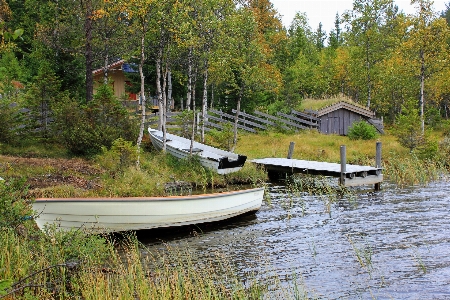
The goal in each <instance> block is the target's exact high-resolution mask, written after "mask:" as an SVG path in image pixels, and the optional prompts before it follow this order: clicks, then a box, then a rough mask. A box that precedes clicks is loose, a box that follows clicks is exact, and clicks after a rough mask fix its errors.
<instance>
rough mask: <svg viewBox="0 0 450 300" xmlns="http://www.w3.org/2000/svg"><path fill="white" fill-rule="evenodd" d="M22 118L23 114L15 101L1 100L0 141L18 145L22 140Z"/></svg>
mask: <svg viewBox="0 0 450 300" xmlns="http://www.w3.org/2000/svg"><path fill="white" fill-rule="evenodd" d="M21 120H22V114H21V113H20V112H19V109H18V107H17V106H16V105H15V104H14V103H12V102H10V101H8V100H6V99H5V100H0V143H5V144H10V145H11V144H12V145H17V144H18V143H19V142H20V136H19V134H20V131H19V126H20V125H21Z"/></svg>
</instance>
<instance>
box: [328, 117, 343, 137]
mask: <svg viewBox="0 0 450 300" xmlns="http://www.w3.org/2000/svg"><path fill="white" fill-rule="evenodd" d="M339 124H340V118H339V117H329V118H328V128H327V132H328V134H341V132H340V130H339V129H340V126H339Z"/></svg>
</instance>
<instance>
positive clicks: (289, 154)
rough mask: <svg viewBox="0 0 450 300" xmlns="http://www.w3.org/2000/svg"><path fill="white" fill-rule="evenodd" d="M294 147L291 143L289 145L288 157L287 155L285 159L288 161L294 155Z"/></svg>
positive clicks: (293, 143)
mask: <svg viewBox="0 0 450 300" xmlns="http://www.w3.org/2000/svg"><path fill="white" fill-rule="evenodd" d="M294 146H295V142H291V143H290V144H289V152H288V155H287V158H289V159H291V158H292V155H293V154H294Z"/></svg>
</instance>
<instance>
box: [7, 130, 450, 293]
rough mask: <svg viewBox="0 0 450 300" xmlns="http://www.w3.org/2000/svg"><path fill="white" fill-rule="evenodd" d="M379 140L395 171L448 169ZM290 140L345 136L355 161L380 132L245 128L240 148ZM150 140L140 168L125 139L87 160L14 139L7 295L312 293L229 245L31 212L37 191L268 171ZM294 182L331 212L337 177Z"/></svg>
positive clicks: (316, 150)
mask: <svg viewBox="0 0 450 300" xmlns="http://www.w3.org/2000/svg"><path fill="white" fill-rule="evenodd" d="M436 136H439V135H438V134H436ZM379 140H380V141H381V142H382V143H383V166H384V167H385V172H384V173H385V175H386V177H387V179H389V180H392V181H394V182H396V183H398V184H405V185H406V184H425V183H427V182H429V181H431V180H433V179H436V178H437V177H438V176H440V175H442V174H445V172H446V166H448V162H447V164H446V162H445V161H443V160H442V159H436V160H432V159H430V158H424V157H420V155H418V153H410V152H409V150H407V149H405V148H403V147H401V146H400V145H399V144H398V142H397V141H396V139H395V138H394V137H392V136H390V135H384V136H380V137H379ZM292 141H293V142H295V150H294V155H293V157H294V158H298V159H307V160H319V161H329V162H339V147H340V145H346V146H347V160H348V162H349V163H352V164H363V165H373V164H374V161H375V142H376V141H375V140H371V141H351V140H349V139H348V138H347V137H342V136H326V135H321V134H318V133H316V132H301V133H298V134H283V133H278V132H266V133H260V134H258V135H246V134H241V135H240V141H239V144H238V148H237V151H236V152H238V153H242V154H246V155H248V157H249V159H253V158H262V157H286V155H287V152H288V147H289V143H290V142H292ZM145 149H146V151H143V152H141V153H140V154H139V155H140V162H141V164H140V167H139V168H137V167H136V166H135V163H134V162H135V159H136V155H137V153H136V152H135V149H134V148H133V147H130V145H127V144H126V143H124V142H122V143H119V144H116V145H115V147H113V148H112V149H108V150H105V151H104V152H103V153H102V154H101V155H99V156H96V157H93V158H91V159H89V160H87V159H81V158H68V157H67V156H66V155H65V154H64V151H62V149H59V148H58V147H55V148H54V149H52V148H51V147H49V145H46V147H42V149H41V148H40V147H39V146H36V145H35V146H33V147H29V148H23V149H21V150H20V151H19V150H17V149H10V150H9V152H8V151H7V152H8V153H9V154H10V155H1V156H0V176H1V177H3V178H5V179H6V180H5V181H0V199H1V204H2V205H0V208H1V211H0V229H1V230H0V263H1V264H0V299H2V298H4V299H56V298H59V299H80V298H82V299H149V298H150V299H179V298H185V299H260V298H264V295H265V294H267V293H270V291H269V289H271V290H278V291H281V293H283V297H282V298H283V299H290V298H292V299H307V298H308V294H307V293H306V292H304V290H305V289H303V287H302V286H301V285H297V283H296V282H293V283H292V284H290V285H289V286H290V288H292V289H289V288H286V287H285V286H282V285H281V284H280V281H279V280H277V277H276V275H274V276H273V281H272V282H269V283H265V284H261V283H259V282H258V281H257V280H256V279H255V278H258V275H259V274H248V275H247V276H246V278H245V280H243V279H242V276H240V277H238V275H237V272H236V271H235V270H234V267H233V264H232V262H231V261H230V260H229V259H227V258H226V255H225V254H223V253H214V254H213V255H216V256H219V257H220V258H221V259H220V262H221V263H220V264H217V263H212V261H215V262H217V259H216V258H215V259H214V260H211V262H208V261H202V263H201V264H199V263H194V261H196V262H197V261H199V260H197V259H193V258H192V255H195V254H194V253H191V252H190V251H189V249H185V250H183V251H184V252H182V253H180V252H179V251H181V250H174V249H170V248H166V249H165V250H164V251H161V252H160V253H159V252H158V253H155V252H150V251H146V250H145V247H144V246H143V245H140V244H139V242H138V241H137V239H136V238H135V237H134V236H133V235H130V236H126V237H118V236H86V235H84V234H82V233H81V232H78V231H74V232H70V233H60V232H57V231H55V230H54V229H52V228H50V229H49V231H48V233H47V234H43V233H42V232H40V231H39V230H37V228H36V226H35V225H34V222H33V221H32V220H27V218H26V216H29V215H31V214H32V212H31V211H30V207H29V203H30V199H32V198H33V197H38V196H61V197H64V196H94V195H107V196H118V195H121V196H133V195H167V194H169V193H171V192H170V191H167V189H166V188H165V187H166V184H167V183H169V182H178V181H188V182H189V183H191V184H192V185H193V188H197V189H199V190H203V189H206V188H211V187H213V188H217V189H219V188H231V185H233V184H251V185H258V184H261V183H263V182H265V181H266V174H265V173H264V172H262V171H261V170H258V169H257V168H255V167H254V166H253V165H252V164H251V163H247V164H246V165H245V167H244V168H243V169H242V170H241V171H240V172H237V173H234V174H232V175H227V176H219V175H217V174H214V173H212V172H210V171H209V170H205V169H204V168H202V167H201V166H200V164H199V162H198V161H197V160H196V159H195V158H193V159H189V160H182V161H180V160H176V159H174V158H173V157H171V156H169V155H165V154H163V153H160V152H155V151H154V150H152V149H151V147H148V146H147V147H146V148H145ZM13 154H15V155H13ZM14 178H24V182H22V181H20V180H13V179H14ZM308 180H309V181H308ZM337 190H338V191H339V193H345V191H340V190H339V189H337ZM288 191H289V193H290V194H289V195H288V197H291V198H292V197H293V196H295V195H300V194H301V193H302V192H304V191H306V192H309V193H319V195H321V196H322V198H323V201H324V205H325V207H326V211H327V212H328V213H330V214H331V205H332V203H334V202H335V201H336V199H337V197H339V196H338V195H337V194H336V189H334V188H332V186H330V185H328V184H325V183H323V184H322V181H320V180H319V181H317V180H316V179H314V180H313V179H311V178H307V179H306V181H305V180H304V181H294V182H293V183H291V184H290V187H289V188H288ZM291 194H292V195H291ZM347 197H348V198H349V199H351V195H350V196H349V195H347ZM177 251H178V252H177ZM190 258H192V259H190ZM268 268H269V269H270V266H268Z"/></svg>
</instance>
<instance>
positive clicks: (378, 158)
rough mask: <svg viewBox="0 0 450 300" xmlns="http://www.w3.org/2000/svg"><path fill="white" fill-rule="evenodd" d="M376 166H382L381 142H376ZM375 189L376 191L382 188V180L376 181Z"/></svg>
mask: <svg viewBox="0 0 450 300" xmlns="http://www.w3.org/2000/svg"><path fill="white" fill-rule="evenodd" d="M375 167H376V168H381V142H377V144H376V156H375ZM374 189H375V191H379V190H381V182H379V183H375V186H374Z"/></svg>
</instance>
